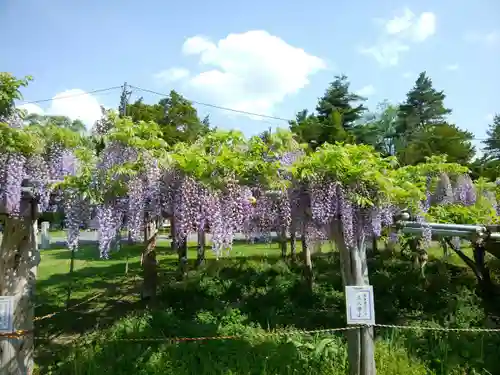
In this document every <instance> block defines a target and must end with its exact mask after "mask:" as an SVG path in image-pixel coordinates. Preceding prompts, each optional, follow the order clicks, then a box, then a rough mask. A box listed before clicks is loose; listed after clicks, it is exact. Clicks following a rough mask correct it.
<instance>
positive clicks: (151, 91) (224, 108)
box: [129, 85, 291, 122]
mask: <svg viewBox="0 0 500 375" xmlns="http://www.w3.org/2000/svg"><path fill="white" fill-rule="evenodd" d="M129 87H133V88H134V89H136V90H139V91H144V92H148V93H150V94H155V95H159V96H163V97H168V95H167V94H163V93H161V92H157V91H153V90H148V89H143V88H140V87H137V86H132V85H130V86H129ZM187 100H189V101H190V102H191V103H194V104H197V105H201V106H204V107H210V108H215V109H220V110H222V111H228V112H234V113H240V114H242V115H248V116H255V117H262V118H267V119H271V120H278V121H285V122H289V121H291V120H290V119H286V118H283V117H277V116H270V115H264V114H262V113H254V112H247V111H241V110H239V109H234V108H228V107H222V106H220V105H215V104H209V103H203V102H198V101H196V100H191V99H187Z"/></svg>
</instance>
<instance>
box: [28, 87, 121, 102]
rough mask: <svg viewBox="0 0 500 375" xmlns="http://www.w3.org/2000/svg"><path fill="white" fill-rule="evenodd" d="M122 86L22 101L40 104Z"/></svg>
mask: <svg viewBox="0 0 500 375" xmlns="http://www.w3.org/2000/svg"><path fill="white" fill-rule="evenodd" d="M121 88H123V86H113V87H107V88H104V89H97V90H92V91H85V92H79V93H75V94H69V95H62V96H57V97H53V98H50V99H40V100H32V101H25V100H21V102H22V104H38V103H45V102H51V101H54V100H61V99H70V98H75V97H78V96H85V95H89V94H97V93H100V92H106V91H111V90H116V89H121Z"/></svg>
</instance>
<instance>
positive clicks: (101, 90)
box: [21, 85, 500, 141]
mask: <svg viewBox="0 0 500 375" xmlns="http://www.w3.org/2000/svg"><path fill="white" fill-rule="evenodd" d="M127 87H129V88H133V89H135V90H138V91H142V92H146V93H150V94H154V95H158V96H161V97H168V94H165V93H161V92H158V91H155V90H151V89H145V88H142V87H139V86H135V85H127ZM116 89H123V85H120V86H113V87H108V88H102V89H96V90H92V91H86V92H82V93H77V94H70V95H64V96H58V97H53V98H49V99H40V100H32V101H24V100H22V101H21V102H22V104H38V103H44V102H50V101H54V100H61V99H69V98H73V97H78V96H84V95H87V94H97V93H102V92H106V91H112V90H116ZM186 100H188V101H189V102H191V103H193V104H196V105H199V106H203V107H208V108H214V109H218V110H222V111H226V112H232V113H238V114H242V115H247V116H255V117H260V118H264V119H271V120H277V121H283V122H286V123H290V122H291V121H293V120H291V119H287V118H284V117H279V116H272V115H266V114H262V113H256V112H250V111H243V110H239V109H235V108H230V107H224V106H220V105H216V104H211V103H204V102H201V101H197V100H192V99H189V98H186ZM268 124H271V123H268ZM271 125H274V124H271ZM470 140H471V141H487V140H492V139H491V138H476V137H474V138H472V139H470ZM498 140H499V141H500V139H498Z"/></svg>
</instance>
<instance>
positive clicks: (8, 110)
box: [0, 72, 33, 117]
mask: <svg viewBox="0 0 500 375" xmlns="http://www.w3.org/2000/svg"><path fill="white" fill-rule="evenodd" d="M31 80H33V78H32V77H31V76H26V77H24V78H16V77H14V76H13V75H12V74H10V73H6V72H0V116H2V117H7V116H10V115H11V114H12V113H13V112H14V111H15V110H16V108H15V106H14V101H15V100H20V99H22V98H23V95H22V93H21V88H22V87H26V86H28V83H29V82H30V81H31Z"/></svg>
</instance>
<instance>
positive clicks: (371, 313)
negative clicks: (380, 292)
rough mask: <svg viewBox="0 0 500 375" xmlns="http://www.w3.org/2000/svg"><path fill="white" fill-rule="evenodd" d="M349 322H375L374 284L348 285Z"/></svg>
mask: <svg viewBox="0 0 500 375" xmlns="http://www.w3.org/2000/svg"><path fill="white" fill-rule="evenodd" d="M345 296H346V307H347V324H367V325H374V324H375V308H374V305H373V286H371V285H363V286H352V285H349V286H346V287H345Z"/></svg>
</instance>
